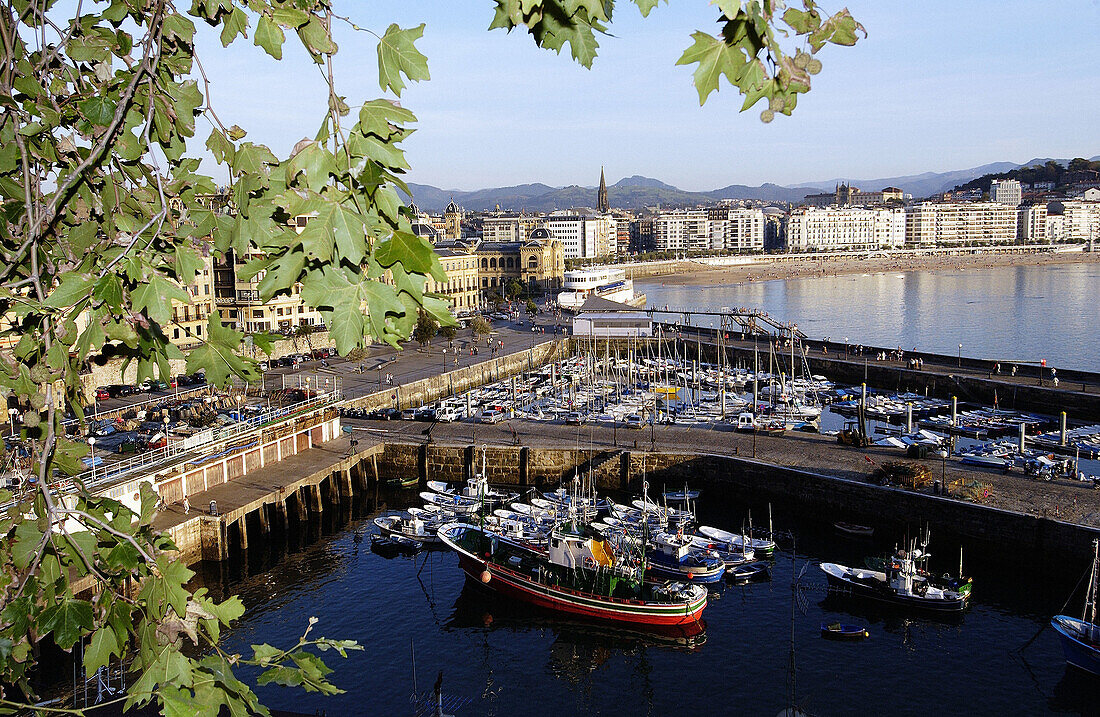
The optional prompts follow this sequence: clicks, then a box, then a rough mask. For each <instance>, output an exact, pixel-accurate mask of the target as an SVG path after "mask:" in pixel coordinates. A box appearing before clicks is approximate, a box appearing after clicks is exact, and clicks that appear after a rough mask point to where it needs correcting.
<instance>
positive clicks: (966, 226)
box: [905, 202, 1017, 247]
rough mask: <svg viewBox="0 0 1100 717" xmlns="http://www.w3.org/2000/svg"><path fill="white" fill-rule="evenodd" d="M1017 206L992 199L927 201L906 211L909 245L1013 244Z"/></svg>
mask: <svg viewBox="0 0 1100 717" xmlns="http://www.w3.org/2000/svg"><path fill="white" fill-rule="evenodd" d="M1016 224H1017V216H1016V207H1013V206H1009V205H1007V204H995V203H993V202H947V203H942V204H933V203H930V202H925V203H923V204H918V205H915V206H911V207H907V208H906V210H905V243H906V244H907V245H909V246H913V247H920V246H949V245H953V244H960V245H967V244H1010V243H1012V242H1015V241H1016Z"/></svg>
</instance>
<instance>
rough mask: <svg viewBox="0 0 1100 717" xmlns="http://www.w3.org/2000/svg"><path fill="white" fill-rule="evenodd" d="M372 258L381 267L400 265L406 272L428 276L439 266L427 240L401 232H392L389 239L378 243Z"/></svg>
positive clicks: (437, 258)
mask: <svg viewBox="0 0 1100 717" xmlns="http://www.w3.org/2000/svg"><path fill="white" fill-rule="evenodd" d="M374 258H375V259H376V260H377V261H378V263H379V264H381V265H382V266H383V267H387V268H388V267H390V266H393V265H394V264H397V263H400V264H401V265H402V266H404V267H405V270H406V271H410V272H413V273H416V274H428V273H430V272H432V270H433V268H435V267H436V266H437V265H438V264H439V257H437V256H436V254H435V250H434V249H432V245H431V244H430V243H428V240H427V239H425V238H424V237H419V236H417V235H415V234H413V233H412V232H403V231H398V232H394V233H393V235H392V236H391V237H390V238H389V239H386V240H385V241H382V242H379V243H378V244H377V245H376V246H375V249H374ZM440 280H442V279H440Z"/></svg>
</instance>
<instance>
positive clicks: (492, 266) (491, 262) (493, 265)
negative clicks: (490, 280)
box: [489, 256, 497, 269]
mask: <svg viewBox="0 0 1100 717" xmlns="http://www.w3.org/2000/svg"><path fill="white" fill-rule="evenodd" d="M489 268H490V269H496V268H497V259H496V257H495V256H494V257H493V258H492V259H490V260H489Z"/></svg>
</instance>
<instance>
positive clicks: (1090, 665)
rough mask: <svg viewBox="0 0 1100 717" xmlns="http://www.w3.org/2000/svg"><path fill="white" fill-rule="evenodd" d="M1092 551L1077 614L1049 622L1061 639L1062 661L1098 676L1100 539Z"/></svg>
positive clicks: (1094, 544)
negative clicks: (1088, 574) (1063, 656)
mask: <svg viewBox="0 0 1100 717" xmlns="http://www.w3.org/2000/svg"><path fill="white" fill-rule="evenodd" d="M1092 550H1093V558H1092V576H1091V578H1090V580H1089V587H1088V590H1087V591H1086V593H1085V607H1084V609H1083V610H1082V611H1081V617H1080V618H1076V617H1070V616H1069V615H1055V616H1054V617H1053V618H1052V619H1051V621H1050V624H1051V626H1052V627H1053V628H1054V629H1055V631H1057V633H1058V639H1059V640H1061V642H1062V653H1063V654H1064V655H1065V657H1066V664H1068V665H1072V666H1073V667H1076V668H1077V669H1079V670H1084V671H1085V672H1088V673H1090V674H1093V675H1098V676H1100V625H1098V624H1097V622H1096V620H1097V614H1096V612H1097V611H1096V600H1097V592H1098V591H1100V590H1098V588H1100V541H1096V540H1094V541H1092Z"/></svg>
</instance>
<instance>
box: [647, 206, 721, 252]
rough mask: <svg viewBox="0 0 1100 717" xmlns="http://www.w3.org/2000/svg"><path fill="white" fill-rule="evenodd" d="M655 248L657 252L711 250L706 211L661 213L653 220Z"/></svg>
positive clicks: (686, 210) (693, 210) (683, 210)
mask: <svg viewBox="0 0 1100 717" xmlns="http://www.w3.org/2000/svg"><path fill="white" fill-rule="evenodd" d="M653 248H654V249H655V250H657V251H707V250H708V249H710V248H711V245H710V232H709V227H708V220H707V211H706V210H705V209H679V210H676V211H672V212H661V213H660V214H658V215H657V217H656V218H655V219H654V220H653Z"/></svg>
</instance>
